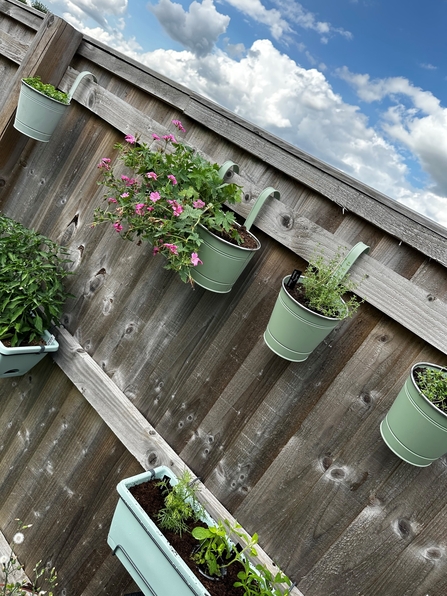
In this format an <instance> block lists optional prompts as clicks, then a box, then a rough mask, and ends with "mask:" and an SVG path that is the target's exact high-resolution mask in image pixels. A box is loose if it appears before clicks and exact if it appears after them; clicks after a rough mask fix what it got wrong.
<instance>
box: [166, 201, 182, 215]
mask: <svg viewBox="0 0 447 596" xmlns="http://www.w3.org/2000/svg"><path fill="white" fill-rule="evenodd" d="M168 203H169V204H170V205H171V207H172V211H173V212H174V215H175V217H178V216H179V215H180V213H182V212H183V207H182V206H181V205H179V204H178V203H177V201H171V200H168Z"/></svg>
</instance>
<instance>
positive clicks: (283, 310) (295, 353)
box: [264, 275, 347, 362]
mask: <svg viewBox="0 0 447 596" xmlns="http://www.w3.org/2000/svg"><path fill="white" fill-rule="evenodd" d="M289 278H290V275H287V276H286V277H285V278H284V279H283V280H282V284H281V290H280V292H279V296H278V299H277V301H276V304H275V307H274V308H273V311H272V314H271V316H270V320H269V322H268V325H267V329H266V330H265V332H264V341H265V343H266V344H267V345H268V347H269V348H270V349H271V350H272V352H275V354H277V355H278V356H281V358H284V359H285V360H290V361H291V362H304V360H307V358H308V357H309V355H310V354H312V352H313V351H314V350H315V348H316V347H317V346H318V344H320V343H321V342H322V341H323V340H324V339H325V337H327V336H328V335H329V333H330V332H331V331H332V330H333V329H334V328H335V327H336V326H337V325H338V323H339V322H340V320H341V318H340V319H334V318H332V317H325V316H323V315H320V314H318V313H316V312H313V311H311V310H309V309H308V308H306V307H305V306H303V305H302V304H300V303H299V302H297V301H296V300H295V299H294V298H292V297H291V296H290V294H289V293H288V292H287V290H286V289H285V284H286V283H287V282H288V281H289ZM343 309H344V310H347V309H346V306H345V304H344V302H343V301H341V302H340V310H341V311H342V312H343Z"/></svg>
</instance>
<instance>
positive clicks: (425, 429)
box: [380, 362, 447, 467]
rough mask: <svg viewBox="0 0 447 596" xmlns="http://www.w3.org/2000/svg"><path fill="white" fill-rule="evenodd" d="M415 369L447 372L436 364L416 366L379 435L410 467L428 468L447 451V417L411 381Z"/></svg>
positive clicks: (383, 422) (385, 419) (420, 363)
mask: <svg viewBox="0 0 447 596" xmlns="http://www.w3.org/2000/svg"><path fill="white" fill-rule="evenodd" d="M417 367H422V368H434V369H438V370H447V369H445V368H443V367H441V366H437V365H436V364H429V363H427V362H419V363H417V364H415V365H414V366H413V367H412V369H411V373H410V375H409V376H408V378H407V380H406V381H405V384H404V386H403V387H402V389H401V390H400V392H399V394H398V396H397V397H396V399H395V401H394V403H393V405H392V406H391V408H390V410H389V412H388V414H387V415H386V416H385V418H384V419H383V420H382V422H381V424H380V433H381V435H382V438H383V440H384V441H385V443H386V444H387V445H388V447H389V448H390V449H391V451H393V452H394V453H395V454H396V455H398V456H399V457H400V458H401V459H403V460H404V461H406V462H407V463H409V464H412V465H413V466H419V467H425V466H429V465H430V464H431V463H432V462H433V461H435V460H436V459H438V458H439V457H441V456H442V455H444V453H446V452H447V415H446V414H444V412H441V410H439V409H438V408H437V407H436V406H435V405H433V404H432V403H431V402H430V401H429V400H428V399H427V398H426V397H425V395H424V394H423V393H421V391H420V390H419V389H418V387H417V385H416V382H415V380H414V379H413V371H414V369H415V368H417Z"/></svg>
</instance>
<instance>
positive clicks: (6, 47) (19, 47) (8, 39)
mask: <svg viewBox="0 0 447 596" xmlns="http://www.w3.org/2000/svg"><path fill="white" fill-rule="evenodd" d="M28 47H29V46H28V44H24V43H21V42H20V41H19V40H17V39H16V38H15V37H13V36H12V35H8V33H5V32H4V31H1V30H0V54H2V55H3V56H6V58H8V59H9V60H12V61H13V62H15V63H16V64H20V63H21V62H22V61H23V60H24V58H25V55H26V52H27V51H28Z"/></svg>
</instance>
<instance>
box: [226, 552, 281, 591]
mask: <svg viewBox="0 0 447 596" xmlns="http://www.w3.org/2000/svg"><path fill="white" fill-rule="evenodd" d="M241 563H242V565H243V566H244V570H243V571H239V573H238V574H237V576H238V578H239V581H237V582H235V583H234V586H235V587H240V588H242V589H243V590H244V596H288V594H290V591H291V586H292V582H291V581H290V579H289V578H288V577H287V575H284V573H282V571H278V572H277V573H276V574H275V575H273V573H272V572H271V571H269V570H268V569H267V567H265V565H261V564H258V565H256V566H254V567H253V566H252V565H250V562H249V561H248V560H247V559H244V560H241ZM284 586H288V587H287V588H285V589H284Z"/></svg>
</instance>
